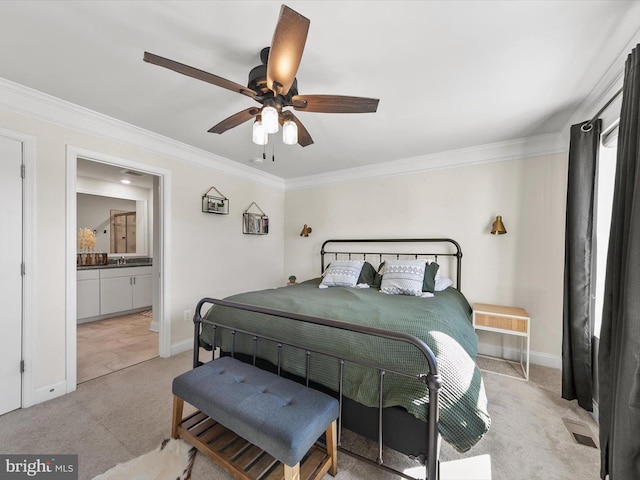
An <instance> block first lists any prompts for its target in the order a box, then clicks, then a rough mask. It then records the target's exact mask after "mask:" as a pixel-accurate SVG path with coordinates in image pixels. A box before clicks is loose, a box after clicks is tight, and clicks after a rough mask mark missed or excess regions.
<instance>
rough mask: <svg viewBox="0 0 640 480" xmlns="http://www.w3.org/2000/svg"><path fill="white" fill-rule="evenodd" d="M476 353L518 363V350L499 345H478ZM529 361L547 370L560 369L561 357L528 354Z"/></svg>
mask: <svg viewBox="0 0 640 480" xmlns="http://www.w3.org/2000/svg"><path fill="white" fill-rule="evenodd" d="M478 353H479V354H480V355H487V356H490V357H499V358H504V359H507V360H513V361H518V362H519V361H520V349H518V348H510V347H502V346H500V345H491V344H488V343H479V344H478ZM529 361H530V362H531V363H532V364H534V365H540V366H542V367H549V368H558V369H559V368H562V357H560V356H559V355H551V354H549V353H543V352H533V351H531V352H530V353H529Z"/></svg>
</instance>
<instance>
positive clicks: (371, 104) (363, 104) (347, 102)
mask: <svg viewBox="0 0 640 480" xmlns="http://www.w3.org/2000/svg"><path fill="white" fill-rule="evenodd" d="M378 102H380V100H379V99H377V98H365V97H345V96H343V95H294V96H293V97H292V98H291V104H292V105H293V108H295V109H296V110H300V111H303V112H319V113H373V112H375V111H376V110H377V109H378Z"/></svg>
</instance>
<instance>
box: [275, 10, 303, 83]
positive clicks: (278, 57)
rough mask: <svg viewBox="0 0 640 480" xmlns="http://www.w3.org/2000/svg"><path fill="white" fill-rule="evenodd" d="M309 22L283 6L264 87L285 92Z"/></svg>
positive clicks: (297, 64) (294, 71)
mask: <svg viewBox="0 0 640 480" xmlns="http://www.w3.org/2000/svg"><path fill="white" fill-rule="evenodd" d="M309 23H310V21H309V19H308V18H306V17H303V16H302V15H300V14H299V13H298V12H296V11H295V10H292V9H290V8H289V7H287V6H286V5H282V8H281V9H280V17H279V18H278V24H277V25H276V30H275V32H274V33H273V39H272V40H271V49H270V50H269V59H268V60H267V87H268V88H269V89H270V90H272V91H273V92H274V93H276V94H277V95H286V94H287V93H288V92H289V89H290V88H291V85H292V84H293V81H294V80H295V78H296V72H297V71H298V67H299V66H300V60H301V59H302V52H303V50H304V44H305V42H306V41H307V32H308V31H309Z"/></svg>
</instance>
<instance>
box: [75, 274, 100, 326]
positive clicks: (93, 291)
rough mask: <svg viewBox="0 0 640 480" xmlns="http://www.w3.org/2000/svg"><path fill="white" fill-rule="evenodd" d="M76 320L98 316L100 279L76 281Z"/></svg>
mask: <svg viewBox="0 0 640 480" xmlns="http://www.w3.org/2000/svg"><path fill="white" fill-rule="evenodd" d="M76 295H77V306H76V318H77V319H78V320H82V319H83V318H89V317H96V316H98V315H100V279H98V278H96V279H94V280H78V288H77V293H76Z"/></svg>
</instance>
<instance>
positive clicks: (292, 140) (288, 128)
mask: <svg viewBox="0 0 640 480" xmlns="http://www.w3.org/2000/svg"><path fill="white" fill-rule="evenodd" d="M282 142H283V143H285V144H286V145H295V144H296V143H298V126H297V125H296V122H294V121H292V120H286V121H285V122H284V124H283V125H282Z"/></svg>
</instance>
